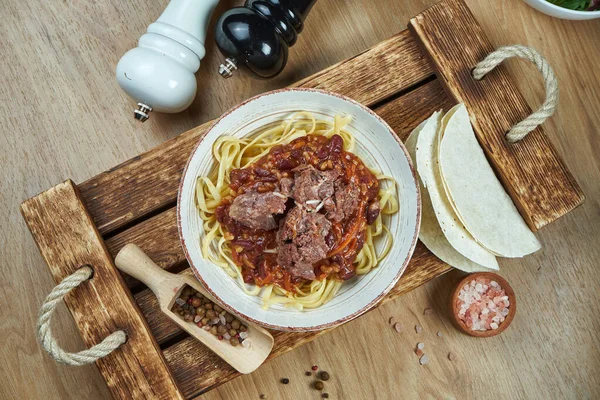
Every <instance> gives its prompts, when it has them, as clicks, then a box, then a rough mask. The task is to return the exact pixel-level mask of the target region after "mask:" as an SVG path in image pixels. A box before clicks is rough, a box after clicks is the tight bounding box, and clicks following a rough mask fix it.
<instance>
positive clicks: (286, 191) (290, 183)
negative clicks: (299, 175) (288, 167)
mask: <svg viewBox="0 0 600 400" xmlns="http://www.w3.org/2000/svg"><path fill="white" fill-rule="evenodd" d="M293 188H294V180H293V179H292V178H281V180H280V181H279V189H280V190H279V191H280V192H281V194H283V195H285V196H287V197H289V196H291V195H292V189H293Z"/></svg>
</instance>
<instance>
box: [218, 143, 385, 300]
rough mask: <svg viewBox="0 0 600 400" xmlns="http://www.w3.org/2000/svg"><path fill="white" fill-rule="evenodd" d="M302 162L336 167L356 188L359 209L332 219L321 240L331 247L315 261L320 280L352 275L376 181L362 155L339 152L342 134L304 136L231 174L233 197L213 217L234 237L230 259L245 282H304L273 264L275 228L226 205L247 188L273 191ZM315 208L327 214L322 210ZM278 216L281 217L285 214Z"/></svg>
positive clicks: (323, 167) (321, 167) (286, 285)
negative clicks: (236, 215) (240, 217)
mask: <svg viewBox="0 0 600 400" xmlns="http://www.w3.org/2000/svg"><path fill="white" fill-rule="evenodd" d="M301 164H310V165H312V166H313V167H315V168H316V169H318V170H321V171H326V170H330V169H333V168H339V169H340V170H341V172H342V175H341V177H340V178H338V179H342V181H343V182H344V183H346V184H352V185H355V186H357V187H359V188H360V196H359V206H358V208H357V211H356V212H355V213H354V214H353V215H351V216H350V217H348V218H346V219H345V220H344V221H342V222H337V223H335V222H333V221H331V222H332V228H331V230H330V232H329V234H328V235H327V237H326V238H325V240H326V242H327V245H328V246H329V249H330V250H329V252H328V254H327V258H326V259H324V260H322V261H320V262H318V263H317V264H315V265H314V267H315V274H316V276H317V279H319V280H321V279H324V278H326V277H333V278H335V279H340V280H346V279H349V278H351V277H352V276H354V275H355V274H356V270H355V267H354V265H353V263H354V260H355V259H356V256H357V254H358V253H359V251H360V250H361V249H362V247H363V245H364V240H365V235H366V230H367V228H368V223H367V217H368V216H367V214H368V210H367V206H368V205H369V204H370V203H371V202H372V201H374V200H376V199H377V197H378V193H379V182H378V181H377V178H376V177H375V175H374V174H373V173H372V172H371V171H370V170H369V169H368V168H367V167H366V166H365V165H364V163H363V162H362V160H361V159H360V158H358V157H357V156H356V155H354V154H352V153H349V152H347V151H344V150H343V139H342V138H341V137H340V136H338V135H334V136H333V137H332V138H331V139H328V138H326V137H324V136H320V135H307V136H304V137H300V138H297V139H295V140H293V141H292V142H290V143H289V144H286V145H278V146H275V147H273V148H272V149H271V150H270V151H269V153H268V154H267V155H265V156H263V157H262V158H261V159H260V160H258V161H257V162H255V163H253V164H252V165H250V166H248V167H246V168H243V169H234V170H232V171H231V173H230V189H231V195H230V196H227V197H226V198H224V199H223V200H222V202H221V204H220V205H219V207H217V210H216V217H217V220H218V221H219V223H221V224H222V225H223V226H224V227H225V230H226V231H227V233H228V234H229V235H228V236H229V238H232V239H231V249H232V258H233V261H234V262H235V263H236V265H238V266H240V267H241V269H242V276H243V278H244V281H245V282H246V283H255V284H257V285H258V286H263V285H268V284H276V285H278V286H280V287H282V288H284V289H286V290H288V291H293V288H294V286H298V285H301V284H302V283H304V282H308V281H307V280H305V279H303V278H299V277H293V276H291V274H290V273H288V272H287V271H286V269H285V268H284V267H282V266H281V265H279V264H278V263H277V253H276V247H277V245H276V232H277V231H276V230H271V231H263V230H254V229H251V228H249V227H247V226H245V225H243V224H240V223H239V222H237V221H235V220H233V219H232V218H230V217H229V207H230V205H231V203H232V202H233V200H234V199H235V197H236V196H238V195H240V194H243V193H245V192H247V191H250V190H256V191H258V192H259V193H265V192H270V191H274V190H276V188H277V187H278V183H279V181H280V179H282V178H284V177H288V178H293V177H294V172H293V171H292V170H293V169H294V168H296V167H298V166H299V165H301ZM293 204H294V200H293V199H291V198H290V199H289V200H288V204H287V206H288V207H287V209H288V210H289V209H290V207H291V206H293ZM319 212H321V213H324V214H325V215H326V216H327V214H326V213H325V211H324V210H321V211H319ZM276 218H278V219H281V218H283V215H281V216H276ZM371 222H372V221H371Z"/></svg>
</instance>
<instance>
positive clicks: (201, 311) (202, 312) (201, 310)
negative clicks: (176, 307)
mask: <svg viewBox="0 0 600 400" xmlns="http://www.w3.org/2000/svg"><path fill="white" fill-rule="evenodd" d="M196 314H198V315H199V316H201V317H204V316H205V315H206V309H204V308H202V307H198V308H196Z"/></svg>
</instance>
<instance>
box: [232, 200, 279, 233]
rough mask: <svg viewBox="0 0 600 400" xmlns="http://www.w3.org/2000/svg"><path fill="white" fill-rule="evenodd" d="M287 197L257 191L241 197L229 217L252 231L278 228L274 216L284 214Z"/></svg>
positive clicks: (236, 201) (235, 202)
mask: <svg viewBox="0 0 600 400" xmlns="http://www.w3.org/2000/svg"><path fill="white" fill-rule="evenodd" d="M286 201H287V197H286V196H284V195H281V194H280V193H273V192H266V193H258V192H255V191H252V192H247V193H244V194H242V195H239V196H237V197H236V198H235V200H233V203H232V204H231V207H229V216H230V217H231V218H232V219H234V220H236V221H237V222H239V223H241V224H244V225H246V226H247V227H249V228H252V229H259V230H265V231H267V230H271V229H275V228H277V223H275V219H274V218H273V214H283V212H284V211H285V202H286Z"/></svg>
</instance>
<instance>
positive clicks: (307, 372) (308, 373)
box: [304, 371, 312, 376]
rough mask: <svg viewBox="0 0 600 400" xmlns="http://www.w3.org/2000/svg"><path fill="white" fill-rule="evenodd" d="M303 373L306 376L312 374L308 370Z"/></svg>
mask: <svg viewBox="0 0 600 400" xmlns="http://www.w3.org/2000/svg"><path fill="white" fill-rule="evenodd" d="M304 375H306V376H311V375H312V372H310V371H306V372H305V373H304Z"/></svg>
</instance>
